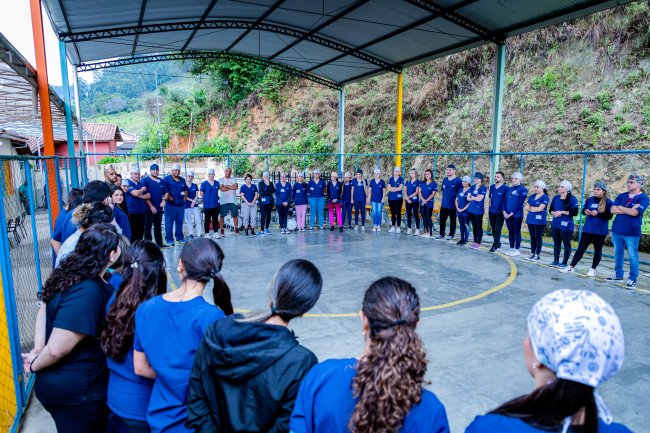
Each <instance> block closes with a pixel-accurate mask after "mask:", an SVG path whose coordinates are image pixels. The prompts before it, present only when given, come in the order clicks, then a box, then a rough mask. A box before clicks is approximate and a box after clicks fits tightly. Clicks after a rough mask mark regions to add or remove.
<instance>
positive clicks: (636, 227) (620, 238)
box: [608, 174, 648, 289]
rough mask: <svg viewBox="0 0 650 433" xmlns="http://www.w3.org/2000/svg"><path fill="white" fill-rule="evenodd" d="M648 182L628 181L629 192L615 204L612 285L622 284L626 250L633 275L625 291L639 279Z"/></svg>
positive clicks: (631, 287)
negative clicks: (645, 188) (644, 187)
mask: <svg viewBox="0 0 650 433" xmlns="http://www.w3.org/2000/svg"><path fill="white" fill-rule="evenodd" d="M644 183H645V179H644V178H643V177H641V176H638V175H635V174H632V175H630V177H629V178H628V180H627V192H624V193H622V194H619V195H618V196H617V197H616V200H614V205H613V206H612V213H613V214H614V215H616V217H615V218H614V222H613V223H612V243H613V244H614V272H615V273H614V275H613V276H612V277H610V278H608V280H609V281H622V280H623V274H624V268H623V265H624V264H625V262H624V259H625V250H627V255H628V257H629V259H630V273H629V276H628V279H627V284H626V287H627V288H628V289H634V288H635V287H636V280H637V278H638V277H639V241H640V240H641V225H642V223H643V213H644V212H645V210H646V209H647V208H648V196H647V195H645V194H644V193H643V192H641V187H642V186H643V184H644Z"/></svg>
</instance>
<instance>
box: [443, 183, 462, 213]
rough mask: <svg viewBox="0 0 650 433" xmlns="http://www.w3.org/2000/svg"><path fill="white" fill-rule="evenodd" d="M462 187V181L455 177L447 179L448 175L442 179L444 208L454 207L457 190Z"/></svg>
mask: <svg viewBox="0 0 650 433" xmlns="http://www.w3.org/2000/svg"><path fill="white" fill-rule="evenodd" d="M462 187H463V181H462V180H460V179H459V178H457V177H455V178H453V179H452V180H449V178H448V177H445V179H444V180H443V181H442V203H441V206H442V207H444V208H445V209H456V195H457V194H458V190H459V189H461V188H462Z"/></svg>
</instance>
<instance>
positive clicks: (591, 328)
mask: <svg viewBox="0 0 650 433" xmlns="http://www.w3.org/2000/svg"><path fill="white" fill-rule="evenodd" d="M527 324H528V335H527V336H526V338H525V339H524V361H525V362H526V367H527V369H528V372H529V373H530V375H531V376H532V377H533V379H534V380H535V389H534V390H533V392H531V393H530V394H526V395H523V396H521V397H517V398H515V399H514V400H510V401H509V402H507V403H504V404H503V405H501V406H499V407H498V408H496V409H495V410H493V411H492V412H490V413H489V414H487V415H484V416H479V417H477V418H476V419H475V420H474V422H472V424H471V425H470V426H469V427H468V428H467V430H465V433H497V432H498V433H524V432H525V433H548V432H558V433H560V432H561V433H568V432H580V433H631V432H630V430H629V429H628V428H626V427H625V426H623V425H621V424H616V423H612V415H611V414H610V412H609V410H608V409H607V406H606V405H605V402H604V400H603V399H602V397H601V396H600V395H599V394H598V391H597V390H596V388H597V387H598V385H600V384H601V383H602V382H604V381H605V380H607V379H609V378H611V377H612V376H614V374H616V373H617V372H618V371H619V370H620V369H621V367H622V366H623V359H624V357H625V355H624V351H625V347H624V346H625V344H624V341H623V330H622V328H621V322H620V321H619V319H618V316H616V313H615V312H614V310H613V309H612V306H611V305H609V304H608V303H607V302H605V301H604V300H603V299H602V298H601V297H599V296H598V295H596V294H595V293H593V292H590V291H588V290H566V289H565V290H557V291H555V292H552V293H549V294H548V295H546V296H544V297H543V298H542V299H540V300H539V301H537V303H536V304H535V305H534V306H533V308H532V310H531V311H530V313H529V314H528V323H527Z"/></svg>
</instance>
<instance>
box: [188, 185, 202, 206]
mask: <svg viewBox="0 0 650 433" xmlns="http://www.w3.org/2000/svg"><path fill="white" fill-rule="evenodd" d="M198 191H199V186H198V185H197V184H195V183H191V184H190V186H188V187H187V198H188V200H194V199H195V198H196V193H197V192H198ZM191 204H192V203H190V202H189V201H185V209H190V208H191ZM194 207H198V203H197V204H195V205H194Z"/></svg>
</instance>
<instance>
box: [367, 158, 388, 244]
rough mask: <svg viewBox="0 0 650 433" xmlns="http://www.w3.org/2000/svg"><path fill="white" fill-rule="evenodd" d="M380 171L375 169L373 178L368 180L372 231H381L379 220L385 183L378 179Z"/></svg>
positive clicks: (380, 218)
mask: <svg viewBox="0 0 650 433" xmlns="http://www.w3.org/2000/svg"><path fill="white" fill-rule="evenodd" d="M380 173H381V170H379V168H375V172H374V177H373V179H371V180H370V207H371V212H372V231H373V232H380V231H381V220H382V212H383V206H384V205H383V202H384V193H385V191H386V182H384V179H380V178H379V174H380Z"/></svg>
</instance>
